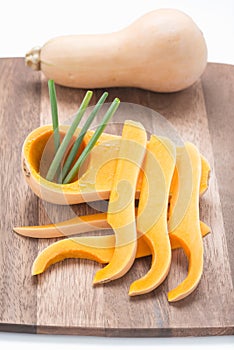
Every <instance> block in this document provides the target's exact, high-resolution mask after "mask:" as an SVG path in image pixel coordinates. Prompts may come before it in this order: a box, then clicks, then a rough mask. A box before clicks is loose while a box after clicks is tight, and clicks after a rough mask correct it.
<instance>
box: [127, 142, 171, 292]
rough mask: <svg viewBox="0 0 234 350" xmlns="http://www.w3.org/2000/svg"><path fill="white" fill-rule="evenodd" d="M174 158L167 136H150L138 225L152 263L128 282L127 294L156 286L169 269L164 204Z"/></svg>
mask: <svg viewBox="0 0 234 350" xmlns="http://www.w3.org/2000/svg"><path fill="white" fill-rule="evenodd" d="M175 160H176V149H175V146H174V144H173V143H172V142H171V141H170V140H168V139H163V138H159V137H156V136H151V139H150V142H149V144H148V146H147V153H146V157H145V161H144V166H143V169H144V177H143V181H142V186H141V192H140V199H139V208H138V216H137V229H138V232H139V233H140V234H142V235H143V237H144V240H145V241H146V242H147V244H148V246H149V247H150V250H151V253H152V263H151V268H150V270H149V271H148V272H147V274H146V275H145V276H143V277H142V278H140V279H139V280H137V281H134V282H133V283H132V284H131V286H130V290H129V295H130V296H134V295H139V294H145V293H148V292H150V291H152V290H153V289H155V288H156V287H157V286H158V285H159V284H161V283H162V282H163V281H164V279H165V278H166V276H167V274H168V272H169V269H170V264H171V245H170V240H169V235H168V230H167V205H168V197H169V190H170V184H171V179H172V175H173V172H174V167H175Z"/></svg>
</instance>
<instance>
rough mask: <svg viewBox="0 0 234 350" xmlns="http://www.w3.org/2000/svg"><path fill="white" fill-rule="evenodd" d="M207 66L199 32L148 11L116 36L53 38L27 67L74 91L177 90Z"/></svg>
mask: <svg viewBox="0 0 234 350" xmlns="http://www.w3.org/2000/svg"><path fill="white" fill-rule="evenodd" d="M206 63H207V48H206V43H205V40H204V37H203V34H202V32H201V31H200V29H199V28H198V27H197V25H196V24H195V23H194V22H193V20H192V19H191V18H190V17H189V16H187V15H186V14H184V13H182V12H180V11H178V10H174V9H160V10H155V11H152V12H150V13H147V14H146V15H144V16H142V17H141V18H139V19H138V20H137V21H135V22H134V23H133V24H131V25H130V26H128V27H127V28H125V29H123V30H120V31H118V32H115V33H110V34H102V35H70V36H62V37H57V38H54V39H52V40H50V41H48V42H47V43H46V44H45V45H44V46H43V47H42V48H36V49H32V50H31V51H29V52H28V53H27V54H26V64H27V65H28V66H30V67H32V68H33V69H36V70H40V69H41V70H42V71H43V73H44V74H45V75H46V77H47V78H49V79H53V80H54V81H55V82H56V83H57V84H61V85H64V86H69V87H77V88H101V87H111V86H133V87H139V88H143V89H149V90H153V91H158V92H173V91H179V90H182V89H185V88H187V87H188V86H190V85H192V84H193V83H194V82H195V81H196V80H197V79H198V78H199V77H200V76H201V74H202V72H203V71H204V69H205V67H206Z"/></svg>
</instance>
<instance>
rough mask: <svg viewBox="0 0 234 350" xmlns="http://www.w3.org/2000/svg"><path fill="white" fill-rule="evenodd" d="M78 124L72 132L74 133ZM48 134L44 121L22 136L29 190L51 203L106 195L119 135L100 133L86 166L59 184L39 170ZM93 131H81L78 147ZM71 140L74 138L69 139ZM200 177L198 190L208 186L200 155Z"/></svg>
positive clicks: (64, 129) (108, 192)
mask: <svg viewBox="0 0 234 350" xmlns="http://www.w3.org/2000/svg"><path fill="white" fill-rule="evenodd" d="M67 128H68V126H66V125H64V126H60V130H61V132H62V133H65V132H66V131H67ZM78 133H79V128H78V129H77V131H76V133H75V137H77V135H78ZM51 135H52V126H51V125H45V126H41V127H39V128H37V129H35V130H33V131H32V132H31V133H30V134H29V135H28V136H27V138H26V139H25V142H24V145H23V149H22V170H23V174H24V177H25V180H26V182H27V183H28V185H29V186H30V187H31V189H32V191H33V192H34V193H35V194H36V195H37V196H39V197H40V198H42V199H43V200H46V201H48V202H51V203H56V204H78V203H82V202H85V201H86V202H87V201H94V200H99V199H108V198H109V195H110V189H111V186H112V182H113V178H114V174H115V168H116V159H117V154H118V152H119V145H120V140H121V137H120V136H116V135H111V134H106V133H103V134H102V135H101V137H100V139H99V140H98V142H97V146H98V147H96V146H95V147H94V148H93V150H92V152H91V154H90V157H89V163H88V168H87V169H86V171H85V172H84V173H83V174H82V176H80V177H79V179H77V180H75V181H74V182H72V183H70V184H67V185H61V184H56V183H53V182H50V181H47V180H46V179H45V178H44V177H43V176H42V175H43V174H41V173H40V170H41V168H43V166H41V161H42V160H43V161H44V160H45V159H47V160H48V161H49V160H50V158H49V157H43V152H44V150H45V147H46V144H47V141H48V140H49V138H50V137H51ZM92 135H93V131H92V130H88V132H87V134H86V135H85V138H84V141H83V144H82V147H85V146H86V145H87V143H88V141H89V140H90V138H91V137H92ZM73 141H74V140H73ZM202 169H203V170H202V174H203V176H202V179H203V180H202V181H201V189H200V193H201V194H202V193H204V191H205V190H206V189H207V187H208V174H209V170H210V168H209V164H208V162H207V161H206V160H205V158H204V157H202ZM141 181H142V172H141V173H140V176H139V178H138V183H137V189H136V197H138V196H139V191H140V188H141Z"/></svg>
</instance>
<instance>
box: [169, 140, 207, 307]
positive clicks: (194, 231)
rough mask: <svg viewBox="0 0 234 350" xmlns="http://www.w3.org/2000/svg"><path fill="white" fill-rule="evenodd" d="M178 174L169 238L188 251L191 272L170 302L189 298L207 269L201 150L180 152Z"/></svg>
mask: <svg viewBox="0 0 234 350" xmlns="http://www.w3.org/2000/svg"><path fill="white" fill-rule="evenodd" d="M176 166H177V171H178V181H177V192H178V193H177V194H175V197H176V201H174V200H173V198H172V201H171V216H170V219H169V222H168V227H169V235H170V238H173V240H175V241H176V240H177V241H178V242H179V243H180V245H181V246H182V248H183V249H184V251H185V253H186V255H187V257H188V260H189V269H188V275H187V277H186V278H185V280H184V281H183V282H182V283H180V284H179V285H178V286H177V287H176V288H175V289H173V290H171V291H170V292H169V293H168V300H169V301H171V302H172V301H177V300H180V299H183V298H185V297H186V296H187V295H189V294H190V293H192V291H193V290H194V289H195V288H196V286H197V285H198V283H199V281H200V278H201V275H202V269H203V243H202V237H201V234H200V222H199V189H200V181H201V157H200V154H199V151H198V150H197V148H196V147H195V146H194V145H193V144H191V143H186V144H185V146H184V147H181V148H180V149H177V158H176Z"/></svg>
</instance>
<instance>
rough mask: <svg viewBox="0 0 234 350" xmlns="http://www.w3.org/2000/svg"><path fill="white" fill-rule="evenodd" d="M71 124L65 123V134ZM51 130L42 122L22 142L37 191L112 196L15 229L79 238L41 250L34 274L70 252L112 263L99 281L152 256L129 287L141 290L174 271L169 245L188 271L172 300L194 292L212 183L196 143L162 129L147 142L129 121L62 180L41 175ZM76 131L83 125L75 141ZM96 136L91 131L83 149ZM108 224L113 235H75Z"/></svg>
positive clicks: (56, 196)
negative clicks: (96, 209)
mask: <svg viewBox="0 0 234 350" xmlns="http://www.w3.org/2000/svg"><path fill="white" fill-rule="evenodd" d="M67 128H68V126H61V128H60V132H61V133H65V132H66V130H67ZM52 133H53V129H52V126H49V125H48V126H42V127H39V128H37V129H35V130H34V131H32V133H30V134H29V135H28V137H27V138H26V140H25V142H24V145H23V151H22V169H23V173H24V176H25V179H26V181H27V183H28V184H29V186H30V187H31V189H32V190H33V192H34V193H35V194H36V195H37V196H39V197H40V198H43V199H44V200H46V201H49V202H52V203H57V204H67V205H71V204H79V203H83V202H90V201H95V200H100V199H109V202H108V210H107V213H97V214H92V215H86V216H77V217H75V218H73V219H70V220H67V221H64V222H60V223H57V224H50V225H44V226H25V227H15V228H14V231H15V232H17V233H18V234H21V235H24V236H27V237H33V238H55V237H64V236H73V237H70V238H65V239H62V240H59V241H57V242H55V243H52V244H51V245H49V246H48V247H47V248H46V249H44V250H43V251H42V252H41V253H39V255H38V257H37V258H36V260H35V261H34V263H33V266H32V274H33V275H38V274H41V273H43V272H44V271H45V270H46V269H48V268H49V266H51V265H53V264H55V263H56V262H58V261H61V260H64V259H66V258H83V259H91V260H94V261H97V262H99V263H101V264H106V266H105V267H103V268H102V269H100V270H98V271H97V272H96V274H95V276H94V280H93V284H99V283H107V282H110V281H112V280H115V279H118V278H121V277H122V276H124V275H125V274H126V273H127V272H128V271H129V270H130V268H131V267H132V265H133V263H134V261H135V259H136V258H141V257H144V256H150V255H151V256H152V261H151V267H150V269H149V271H148V272H147V273H146V275H145V276H143V277H142V278H140V279H138V280H136V281H134V282H133V283H132V284H131V286H130V289H129V295H130V296H135V295H140V294H145V293H148V292H151V291H152V290H154V289H155V288H157V287H158V286H159V285H160V284H161V283H162V282H163V281H164V280H165V278H166V277H167V275H168V273H169V270H170V265H171V250H172V249H177V248H183V250H184V252H185V254H186V256H187V258H188V262H189V268H188V274H187V277H186V278H185V279H184V280H183V281H182V282H181V283H180V284H179V285H178V286H177V287H176V288H174V289H173V290H171V291H169V293H168V301H170V302H173V301H177V300H181V299H183V298H185V297H186V296H188V295H189V294H191V293H192V292H193V290H194V289H195V288H196V287H197V285H198V283H199V281H200V279H201V276H202V270H203V242H202V237H203V236H205V235H206V234H208V233H209V232H210V228H209V227H208V226H207V225H206V224H205V223H203V222H202V221H200V218H199V198H200V196H201V195H203V194H204V193H205V191H206V190H207V188H208V182H209V174H210V166H209V164H208V162H207V160H206V159H205V158H204V157H203V156H202V155H201V154H200V152H199V151H198V149H197V148H196V147H195V146H194V145H193V144H192V143H189V142H186V143H185V144H184V145H183V146H182V147H175V145H174V144H173V142H172V141H170V140H169V139H168V138H164V137H159V136H156V135H151V137H150V139H149V140H148V141H147V135H146V131H145V129H144V127H143V125H142V124H141V123H139V122H135V121H131V120H127V121H125V123H124V125H123V130H122V136H116V135H111V134H108V133H103V134H102V135H101V137H100V139H99V140H98V142H97V144H96V145H95V147H94V148H93V150H92V151H91V153H90V156H89V161H88V165H87V168H86V169H85V171H84V172H83V173H82V174H81V176H79V177H78V178H77V179H76V180H75V181H73V182H72V183H70V184H66V185H63V184H57V183H53V182H50V181H47V180H46V179H45V178H44V177H42V175H41V174H40V160H41V158H42V154H43V151H44V149H45V146H46V144H47V142H48V140H49V138H50V137H51V135H52ZM78 134H79V128H77V131H76V134H75V135H74V139H75V138H76V136H77V135H78ZM92 135H93V131H91V130H88V132H87V133H86V135H85V137H84V140H83V147H85V145H86V144H87V143H88V142H89V140H90V138H91V137H92ZM73 141H74V140H73ZM135 198H138V199H139V205H138V207H137V208H135ZM110 228H112V229H113V231H114V234H107V235H104V234H103V235H101V236H82V237H78V236H75V235H78V234H80V233H84V232H91V231H97V230H106V229H110Z"/></svg>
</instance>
